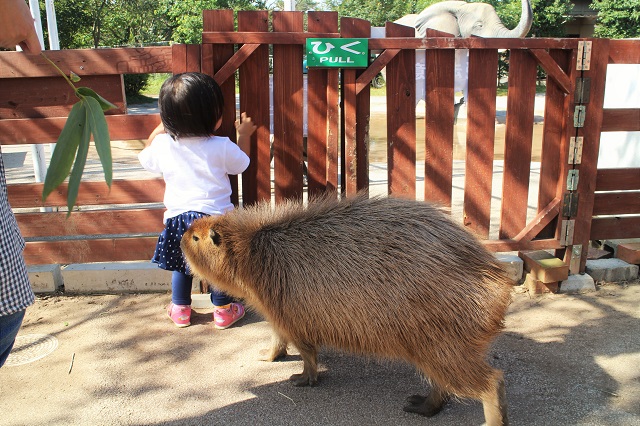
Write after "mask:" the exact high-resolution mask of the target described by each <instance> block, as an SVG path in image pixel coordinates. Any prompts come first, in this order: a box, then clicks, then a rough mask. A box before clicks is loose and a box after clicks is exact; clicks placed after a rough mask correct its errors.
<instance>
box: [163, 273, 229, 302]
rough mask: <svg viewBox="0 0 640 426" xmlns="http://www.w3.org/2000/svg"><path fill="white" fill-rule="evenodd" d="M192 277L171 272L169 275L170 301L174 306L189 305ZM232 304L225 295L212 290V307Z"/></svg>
mask: <svg viewBox="0 0 640 426" xmlns="http://www.w3.org/2000/svg"><path fill="white" fill-rule="evenodd" d="M192 282H193V275H189V274H184V273H182V272H180V271H173V273H172V275H171V301H172V302H173V304H174V305H191V284H192ZM231 302H233V299H232V298H230V297H229V296H227V295H226V294H225V293H223V292H221V291H218V290H215V289H212V290H211V303H213V305H214V306H224V305H227V304H229V303H231Z"/></svg>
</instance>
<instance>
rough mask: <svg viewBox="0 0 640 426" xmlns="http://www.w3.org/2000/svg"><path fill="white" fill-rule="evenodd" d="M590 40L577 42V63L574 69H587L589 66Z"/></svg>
mask: <svg viewBox="0 0 640 426" xmlns="http://www.w3.org/2000/svg"><path fill="white" fill-rule="evenodd" d="M592 43H593V42H591V41H579V42H578V63H577V66H576V69H577V70H578V71H581V70H582V71H588V70H589V68H590V67H591V45H592Z"/></svg>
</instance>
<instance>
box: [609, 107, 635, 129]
mask: <svg viewBox="0 0 640 426" xmlns="http://www.w3.org/2000/svg"><path fill="white" fill-rule="evenodd" d="M602 131H603V132H638V131H640V109H637V108H636V109H633V108H629V109H614V108H607V109H604V110H602Z"/></svg>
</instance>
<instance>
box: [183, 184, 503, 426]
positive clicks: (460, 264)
mask: <svg viewBox="0 0 640 426" xmlns="http://www.w3.org/2000/svg"><path fill="white" fill-rule="evenodd" d="M182 250H183V251H184V254H185V257H186V259H187V261H188V263H189V265H190V267H191V270H192V271H193V272H194V273H195V274H196V275H197V276H200V277H201V278H203V279H206V280H207V281H209V282H212V283H215V285H217V286H218V287H219V288H220V289H221V290H223V291H225V292H227V293H228V294H230V295H232V296H234V297H238V298H242V299H244V300H245V302H246V303H247V304H249V305H250V306H253V307H254V308H255V309H256V310H257V311H258V312H260V313H261V314H262V315H264V317H265V318H266V320H268V321H269V322H270V323H271V325H272V327H273V329H274V331H275V338H274V341H273V344H272V348H271V352H270V357H269V358H270V359H276V358H279V357H281V356H284V355H286V350H287V344H288V343H292V344H293V345H295V346H296V348H297V349H298V350H299V351H300V355H301V356H302V360H303V363H304V368H303V370H302V373H301V374H295V375H293V376H292V377H291V379H292V380H293V381H294V383H295V384H296V385H298V386H305V385H313V384H315V383H316V381H317V378H318V372H317V354H318V350H319V349H320V348H321V347H323V346H326V347H332V348H336V349H339V350H344V351H348V352H351V353H355V354H364V355H373V356H376V357H380V358H389V359H400V360H405V361H408V362H410V363H411V364H413V365H414V366H415V367H416V368H417V369H418V370H419V371H420V372H421V373H423V374H424V376H425V377H426V378H428V380H429V381H430V383H431V390H430V392H429V394H428V396H426V397H424V396H420V395H414V396H412V397H409V399H408V405H407V406H405V407H404V409H405V410H406V411H410V412H415V413H419V414H423V415H426V416H432V415H434V414H436V413H437V412H438V411H440V409H441V408H442V406H443V405H444V403H445V402H446V400H447V398H448V397H449V396H450V395H456V396H459V397H470V398H475V399H479V400H481V401H482V403H483V408H484V414H485V420H486V423H487V425H492V426H493V425H505V424H507V409H506V400H505V391H504V380H503V376H502V372H501V371H499V370H495V369H493V368H492V367H491V366H489V364H487V362H486V360H485V357H486V355H487V351H488V348H489V345H490V343H491V341H492V340H493V339H494V338H495V337H496V335H497V334H498V333H499V332H500V330H501V329H502V327H503V321H504V316H505V312H506V310H507V307H508V305H509V303H510V297H511V282H510V281H509V279H508V278H507V276H506V275H505V273H504V271H503V270H502V268H501V267H500V265H499V263H498V262H497V261H496V259H495V257H494V256H493V255H492V254H491V253H489V252H488V251H487V250H486V249H485V248H484V247H483V246H482V244H481V243H480V242H479V241H477V239H476V238H475V237H474V236H472V235H471V234H470V233H469V232H467V231H466V230H465V229H464V228H462V227H461V226H459V225H457V224H456V223H454V222H453V221H452V220H451V219H450V217H449V216H448V215H447V214H446V213H445V212H443V211H442V210H441V209H440V208H438V207H435V206H432V205H430V204H428V203H425V202H420V201H410V200H406V199H399V198H389V197H374V198H368V196H367V195H365V194H358V195H356V196H354V197H349V198H343V199H342V200H341V201H338V200H337V197H321V198H320V199H317V200H312V201H311V202H309V203H308V205H307V206H306V207H305V206H304V205H303V203H301V202H293V201H291V202H286V203H283V204H280V205H278V206H277V207H275V208H272V207H271V206H270V205H269V204H268V203H265V204H260V205H257V206H253V207H248V208H246V209H237V210H234V211H231V212H229V213H226V214H224V215H222V216H211V217H207V218H202V219H199V220H197V221H195V222H194V224H193V225H192V226H191V228H190V229H189V230H188V231H187V232H186V233H185V234H184V236H183V238H182Z"/></svg>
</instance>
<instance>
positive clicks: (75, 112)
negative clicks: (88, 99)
mask: <svg viewBox="0 0 640 426" xmlns="http://www.w3.org/2000/svg"><path fill="white" fill-rule="evenodd" d="M85 127H86V111H85V106H84V103H83V102H78V103H76V104H75V105H74V106H73V108H71V111H70V112H69V117H68V118H67V122H66V123H65V125H64V127H63V128H62V132H60V136H59V137H58V141H57V142H56V147H55V149H54V150H53V154H52V155H51V162H50V164H49V168H48V169H47V175H46V177H45V179H44V186H43V189H42V200H43V201H44V200H46V199H47V197H48V196H49V194H51V192H52V191H53V190H54V189H55V188H57V187H58V186H59V185H60V184H61V183H62V182H64V180H65V179H66V178H67V176H69V170H71V165H72V164H73V159H74V157H75V155H76V151H77V150H78V145H79V144H80V140H81V138H82V133H83V131H84V128H85Z"/></svg>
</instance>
